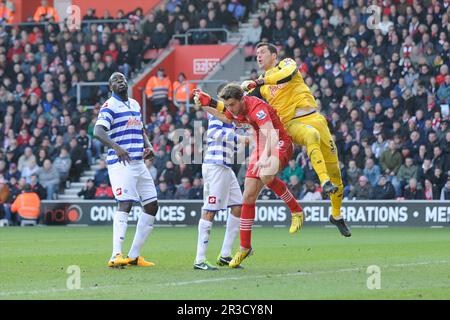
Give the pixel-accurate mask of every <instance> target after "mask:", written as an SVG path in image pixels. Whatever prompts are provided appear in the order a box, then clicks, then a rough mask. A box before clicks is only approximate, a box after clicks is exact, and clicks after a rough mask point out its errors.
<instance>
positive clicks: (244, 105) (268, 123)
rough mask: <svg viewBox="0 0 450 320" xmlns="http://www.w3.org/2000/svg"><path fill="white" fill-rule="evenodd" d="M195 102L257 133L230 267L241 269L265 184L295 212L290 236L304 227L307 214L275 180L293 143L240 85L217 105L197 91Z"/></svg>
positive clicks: (229, 88)
mask: <svg viewBox="0 0 450 320" xmlns="http://www.w3.org/2000/svg"><path fill="white" fill-rule="evenodd" d="M194 94H195V97H194V99H195V100H196V103H197V104H199V105H201V106H203V107H204V108H205V110H206V111H207V112H209V113H211V114H212V115H213V116H215V117H216V118H218V119H219V120H220V121H222V122H225V123H231V122H233V121H236V122H240V123H248V124H250V125H251V126H252V127H253V129H254V131H255V139H256V148H255V150H254V151H253V153H252V155H251V156H250V165H249V167H248V170H247V174H246V176H245V183H244V195H243V197H244V203H243V205H242V211H241V226H240V238H241V247H240V250H239V251H238V252H237V253H236V255H235V256H234V258H233V260H231V262H230V264H229V266H230V267H232V268H236V267H238V266H239V265H240V264H241V262H242V261H243V260H244V259H245V258H246V257H248V256H249V255H250V254H251V252H252V246H251V233H252V226H253V221H254V219H255V204H256V199H257V198H258V195H259V193H260V192H261V190H262V188H263V187H264V185H266V186H267V187H268V188H270V189H271V190H272V191H274V192H275V194H276V195H277V196H278V197H280V198H281V199H282V200H283V201H284V202H285V203H286V205H287V206H288V207H289V209H290V210H291V212H292V223H291V228H290V230H289V232H290V233H295V232H297V231H298V230H299V229H300V228H301V226H302V225H303V220H304V215H303V210H302V208H301V206H300V205H299V204H298V203H297V201H296V200H295V198H294V196H293V195H292V193H291V192H290V191H289V189H288V188H287V186H286V184H285V183H284V182H283V181H282V180H280V179H279V178H277V177H276V175H277V174H278V172H279V171H280V170H282V169H283V168H284V167H285V166H286V165H287V163H288V162H289V160H290V159H291V157H292V152H293V144H292V139H291V137H290V136H289V135H288V134H287V132H286V130H285V129H284V126H283V124H282V123H281V120H280V118H279V117H278V116H277V114H276V112H275V110H274V109H273V108H272V107H271V106H270V105H268V104H267V103H265V102H264V101H263V100H261V99H259V98H257V97H252V96H244V91H243V90H242V89H241V87H240V86H239V85H236V84H228V85H226V86H225V87H224V88H223V89H222V90H221V91H220V93H219V98H220V99H221V100H222V101H223V103H222V102H217V101H216V100H214V99H212V98H211V97H210V96H209V95H208V94H206V93H204V92H201V91H199V90H195V91H194Z"/></svg>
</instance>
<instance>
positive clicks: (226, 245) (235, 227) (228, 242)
mask: <svg viewBox="0 0 450 320" xmlns="http://www.w3.org/2000/svg"><path fill="white" fill-rule="evenodd" d="M240 222H241V219H239V218H237V217H235V216H233V215H232V214H231V213H230V214H229V215H228V219H227V229H226V230H225V238H224V239H223V245H222V250H221V252H220V255H221V256H222V257H230V256H231V250H232V248H233V242H234V239H236V237H237V235H238V232H239V224H240Z"/></svg>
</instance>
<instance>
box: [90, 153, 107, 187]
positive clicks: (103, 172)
mask: <svg viewBox="0 0 450 320" xmlns="http://www.w3.org/2000/svg"><path fill="white" fill-rule="evenodd" d="M94 182H95V186H99V185H101V184H102V183H106V184H108V185H111V183H110V181H109V174H108V168H107V166H106V161H105V160H103V159H102V160H100V161H99V162H98V170H97V171H96V172H95V176H94Z"/></svg>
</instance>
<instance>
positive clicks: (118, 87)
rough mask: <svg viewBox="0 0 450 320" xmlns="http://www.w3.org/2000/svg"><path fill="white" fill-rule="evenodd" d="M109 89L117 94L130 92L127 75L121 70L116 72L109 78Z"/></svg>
mask: <svg viewBox="0 0 450 320" xmlns="http://www.w3.org/2000/svg"><path fill="white" fill-rule="evenodd" d="M109 89H110V90H111V91H112V92H114V93H116V94H119V95H121V94H124V93H127V92H128V82H127V79H126V78H125V76H124V75H123V74H122V73H120V72H114V73H113V74H112V75H111V77H110V78H109Z"/></svg>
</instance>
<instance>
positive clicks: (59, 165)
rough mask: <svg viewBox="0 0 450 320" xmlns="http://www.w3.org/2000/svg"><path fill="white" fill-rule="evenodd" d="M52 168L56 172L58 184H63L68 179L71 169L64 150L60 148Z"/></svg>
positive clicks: (67, 154)
mask: <svg viewBox="0 0 450 320" xmlns="http://www.w3.org/2000/svg"><path fill="white" fill-rule="evenodd" d="M53 167H55V168H56V170H57V171H58V174H59V178H60V182H65V181H66V180H67V179H68V177H69V172H70V168H71V167H72V160H71V159H70V156H69V151H67V149H66V148H61V151H60V153H59V156H57V157H56V159H55V161H54V162H53Z"/></svg>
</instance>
